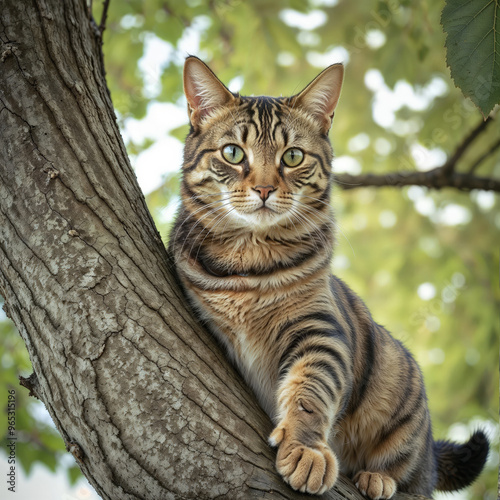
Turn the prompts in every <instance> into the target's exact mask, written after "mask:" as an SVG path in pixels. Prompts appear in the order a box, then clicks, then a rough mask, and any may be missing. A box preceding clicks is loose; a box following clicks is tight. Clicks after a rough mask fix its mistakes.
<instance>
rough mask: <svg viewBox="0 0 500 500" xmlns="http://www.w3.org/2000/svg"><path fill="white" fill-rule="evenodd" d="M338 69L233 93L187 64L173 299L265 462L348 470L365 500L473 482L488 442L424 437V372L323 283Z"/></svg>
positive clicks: (328, 475)
mask: <svg viewBox="0 0 500 500" xmlns="http://www.w3.org/2000/svg"><path fill="white" fill-rule="evenodd" d="M342 80H343V66H342V65H341V64H334V65H332V66H330V67H328V68H326V69H325V70H324V71H323V72H322V73H320V74H319V75H318V76H317V77H316V78H315V79H314V80H313V81H312V82H311V83H309V85H307V87H305V89H304V90H303V91H302V92H300V93H299V94H297V95H294V96H292V97H264V96H259V97H244V96H240V95H238V94H234V93H232V92H230V91H229V90H228V89H227V88H226V87H225V86H224V84H223V83H222V82H221V81H220V80H219V79H218V78H217V77H216V76H215V74H214V73H213V72H212V71H211V70H210V69H209V67H208V66H206V65H205V63H203V62H202V61H201V60H200V59H198V58H196V57H194V56H190V57H188V58H187V59H186V62H185V67H184V91H185V94H186V98H187V102H188V114H189V120H190V124H191V128H190V132H189V134H188V136H187V138H186V143H185V152H184V164H183V168H182V183H181V205H180V208H179V211H178V213H177V217H176V222H175V224H174V226H173V229H172V231H171V234H170V242H169V251H170V253H171V254H172V255H173V257H174V261H175V268H176V272H177V274H178V276H179V279H180V282H181V285H182V287H183V289H184V292H185V294H186V296H187V298H188V300H189V302H190V303H191V304H192V306H193V307H194V309H195V310H196V311H197V313H198V314H199V317H200V318H201V319H202V320H203V321H204V322H205V323H206V324H207V326H208V328H209V329H210V331H211V332H212V333H213V334H214V335H215V336H216V337H217V338H218V340H219V341H220V342H221V343H222V345H223V346H224V347H225V348H226V350H227V352H228V354H229V356H230V358H231V360H232V361H233V362H234V364H235V365H236V366H237V367H238V369H239V371H240V372H241V373H242V375H243V377H244V378H245V380H246V381H247V383H248V384H249V385H250V386H251V387H252V389H253V391H254V392H255V394H256V396H257V398H258V400H259V402H260V404H261V406H262V407H263V408H264V409H265V410H266V412H267V413H268V414H269V416H270V417H271V419H272V421H273V422H274V424H275V428H274V430H273V432H272V433H271V435H270V438H269V442H270V444H271V445H272V446H274V447H277V456H276V468H277V470H278V472H279V473H280V474H281V476H282V477H283V479H284V480H285V481H286V482H287V483H288V484H289V485H290V486H291V487H292V488H294V489H296V490H299V491H301V492H307V493H312V494H322V493H324V492H325V491H327V490H328V489H330V488H331V487H332V486H333V485H334V484H335V481H336V480H337V477H338V474H339V472H343V473H344V474H346V475H347V476H349V477H350V478H351V479H352V480H353V482H354V483H355V484H356V486H357V487H358V489H359V490H360V491H361V492H362V493H363V494H364V495H366V496H367V497H368V498H371V499H373V500H374V499H379V498H382V499H386V498H391V497H392V496H393V495H394V493H395V492H396V490H398V491H401V492H407V493H415V494H422V495H426V496H429V497H430V496H431V494H432V492H433V490H434V489H439V490H442V491H452V490H455V489H460V488H463V487H465V486H467V485H469V484H470V483H471V482H472V481H473V480H474V479H475V478H476V477H477V476H478V475H479V473H480V472H481V470H482V468H483V466H484V463H485V461H486V458H487V455H488V450H489V445H488V440H487V438H486V436H485V434H484V433H483V432H482V431H480V430H478V431H476V432H475V433H474V434H473V435H472V437H471V438H470V440H469V441H468V442H467V443H465V444H455V443H451V442H448V441H434V440H433V438H432V431H431V421H430V416H429V410H428V406H427V399H426V394H425V388H424V385H423V380H422V375H421V372H420V369H419V367H418V365H417V363H416V361H415V360H414V358H413V357H412V356H411V354H410V353H409V352H408V351H407V349H406V348H405V347H404V346H403V345H402V343H401V342H399V341H398V340H396V339H394V338H393V337H392V336H391V335H390V334H389V333H388V332H387V331H386V330H385V329H384V328H383V327H382V326H380V325H378V324H377V323H375V322H374V320H373V319H372V317H371V315H370V312H369V311H368V309H367V308H366V306H365V304H364V303H363V302H362V301H361V299H360V298H358V297H357V296H356V295H355V294H354V293H353V292H352V291H351V290H350V289H349V287H348V286H347V285H346V284H345V283H344V282H343V281H341V280H340V279H339V278H337V277H335V276H334V275H332V274H331V270H330V262H331V258H332V252H333V245H334V222H333V219H332V214H331V208H330V191H331V188H332V183H333V175H332V170H331V163H332V159H333V152H332V147H331V144H330V141H329V138H328V132H329V129H330V127H331V124H332V120H333V116H334V112H335V108H336V105H337V101H338V99H339V95H340V89H341V85H342Z"/></svg>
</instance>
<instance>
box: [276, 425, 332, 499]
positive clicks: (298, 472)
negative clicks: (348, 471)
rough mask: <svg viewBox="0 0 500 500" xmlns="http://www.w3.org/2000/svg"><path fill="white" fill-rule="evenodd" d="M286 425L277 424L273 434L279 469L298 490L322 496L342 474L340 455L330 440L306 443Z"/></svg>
mask: <svg viewBox="0 0 500 500" xmlns="http://www.w3.org/2000/svg"><path fill="white" fill-rule="evenodd" d="M287 434H289V433H287V430H286V428H284V427H279V426H278V427H277V428H276V429H275V430H274V431H273V432H272V433H271V435H270V436H269V443H270V444H271V446H277V447H278V453H277V456H276V469H277V470H278V472H279V473H280V474H281V476H282V477H283V479H284V481H285V482H287V483H288V484H289V485H290V486H291V487H292V488H293V489H294V490H299V491H301V492H302V493H312V494H317V495H321V494H323V493H324V492H325V491H327V490H329V489H330V488H331V487H332V486H333V485H334V484H335V481H336V480H337V477H338V462H337V457H336V456H335V455H334V454H333V452H332V451H331V450H330V448H329V446H328V445H327V444H326V443H318V444H317V445H315V446H314V447H309V446H305V445H304V444H302V443H300V442H299V441H297V440H296V439H293V438H292V437H291V436H288V435H287Z"/></svg>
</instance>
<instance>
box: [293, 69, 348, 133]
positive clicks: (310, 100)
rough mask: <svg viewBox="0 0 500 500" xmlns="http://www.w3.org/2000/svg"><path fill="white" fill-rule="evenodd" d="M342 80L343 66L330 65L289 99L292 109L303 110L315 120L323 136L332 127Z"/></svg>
mask: <svg viewBox="0 0 500 500" xmlns="http://www.w3.org/2000/svg"><path fill="white" fill-rule="evenodd" d="M343 78H344V66H343V65H342V64H340V63H338V64H332V65H331V66H328V68H326V69H325V70H324V71H322V72H321V73H320V74H319V75H318V76H317V77H316V78H315V79H314V80H313V81H312V82H311V83H310V84H309V85H308V86H307V87H306V88H305V89H304V90H303V91H302V92H300V93H299V94H297V95H295V96H293V97H292V98H291V99H292V103H293V106H294V107H297V108H302V109H305V110H306V111H308V112H309V113H311V114H312V115H313V116H314V117H315V118H317V120H318V121H319V123H320V125H321V130H322V132H323V133H325V134H327V133H328V131H329V130H330V127H331V126H332V120H333V115H334V113H335V108H336V107H337V102H338V100H339V96H340V89H341V88H342V80H343Z"/></svg>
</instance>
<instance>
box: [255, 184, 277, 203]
mask: <svg viewBox="0 0 500 500" xmlns="http://www.w3.org/2000/svg"><path fill="white" fill-rule="evenodd" d="M253 190H254V191H257V192H258V193H259V196H260V197H261V199H262V201H266V200H267V199H268V198H269V194H270V193H272V192H273V191H275V190H276V188H275V187H274V186H255V187H254V188H253Z"/></svg>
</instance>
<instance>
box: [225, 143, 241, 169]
mask: <svg viewBox="0 0 500 500" xmlns="http://www.w3.org/2000/svg"><path fill="white" fill-rule="evenodd" d="M222 156H223V157H224V158H225V159H226V160H227V161H228V162H229V163H234V164H235V165H236V164H238V163H241V162H242V161H243V158H245V153H244V152H243V149H241V148H240V147H239V146H236V145H235V144H228V145H227V146H224V149H223V150H222Z"/></svg>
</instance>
